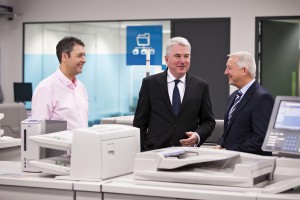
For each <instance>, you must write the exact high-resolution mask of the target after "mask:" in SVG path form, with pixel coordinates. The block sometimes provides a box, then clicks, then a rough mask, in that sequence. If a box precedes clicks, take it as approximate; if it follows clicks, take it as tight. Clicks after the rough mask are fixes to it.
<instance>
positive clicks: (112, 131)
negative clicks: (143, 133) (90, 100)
mask: <svg viewBox="0 0 300 200" xmlns="http://www.w3.org/2000/svg"><path fill="white" fill-rule="evenodd" d="M30 140H31V141H32V142H35V143H36V144H38V145H39V146H41V147H45V148H54V149H60V150H67V151H70V152H71V156H70V155H69V156H66V155H64V156H59V157H52V158H46V159H42V160H33V161H30V164H31V165H32V166H34V167H36V168H38V169H39V170H41V171H42V172H45V173H50V174H55V175H60V176H56V178H57V179H68V180H86V181H99V180H103V179H107V178H111V177H115V176H119V175H123V174H127V173H131V172H132V171H133V160H134V157H135V154H136V153H137V152H140V132H139V129H138V128H135V127H131V126H126V125H120V124H103V125H94V126H93V127H90V128H80V129H75V130H73V131H71V132H67V131H60V132H56V133H51V134H46V135H39V136H31V137H30ZM63 175H64V176H63Z"/></svg>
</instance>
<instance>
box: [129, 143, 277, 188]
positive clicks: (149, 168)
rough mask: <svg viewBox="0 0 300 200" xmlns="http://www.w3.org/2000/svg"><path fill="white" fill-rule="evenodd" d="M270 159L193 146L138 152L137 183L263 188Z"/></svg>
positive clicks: (271, 164) (268, 175) (269, 171)
mask: <svg viewBox="0 0 300 200" xmlns="http://www.w3.org/2000/svg"><path fill="white" fill-rule="evenodd" d="M275 159H276V158H273V157H263V156H257V155H253V154H247V153H239V152H234V151H225V150H224V151H220V150H215V149H207V148H196V147H170V148H165V149H159V150H153V151H148V152H143V153H138V154H137V155H136V158H135V165H134V174H135V178H136V179H139V180H154V181H165V182H181V183H195V184H209V185H226V186H239V187H253V186H257V185H266V184H268V183H269V180H271V179H272V172H273V170H274V168H275Z"/></svg>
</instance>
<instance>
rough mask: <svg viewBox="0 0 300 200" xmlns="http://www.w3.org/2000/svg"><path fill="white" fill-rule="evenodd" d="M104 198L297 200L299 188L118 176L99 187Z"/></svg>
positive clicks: (124, 199)
mask: <svg viewBox="0 0 300 200" xmlns="http://www.w3.org/2000/svg"><path fill="white" fill-rule="evenodd" d="M102 192H103V194H104V196H103V198H104V200H116V199H122V200H150V199H157V200H178V199H191V200H192V199H194V200H196V199H197V200H272V199H274V200H276V199H278V200H279V199H281V200H282V199H285V200H296V199H298V200H299V199H300V190H297V191H290V192H284V193H280V194H263V193H262V189H261V188H241V187H225V186H214V185H198V184H184V183H168V182H153V181H139V180H134V179H118V180H114V181H111V182H108V183H104V184H103V186H102Z"/></svg>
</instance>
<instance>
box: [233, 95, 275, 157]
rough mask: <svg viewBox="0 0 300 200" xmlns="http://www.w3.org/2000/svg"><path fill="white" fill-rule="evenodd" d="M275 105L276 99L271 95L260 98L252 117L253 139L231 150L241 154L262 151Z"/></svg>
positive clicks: (250, 138) (249, 138) (248, 139)
mask: <svg viewBox="0 0 300 200" xmlns="http://www.w3.org/2000/svg"><path fill="white" fill-rule="evenodd" d="M273 104H274V99H273V97H272V96H271V95H270V94H264V95H262V96H260V97H259V98H258V100H257V103H256V105H255V107H254V108H253V112H252V117H251V118H252V130H253V132H252V133H251V137H248V138H247V140H245V142H244V143H242V144H236V145H234V146H232V147H231V148H230V149H229V150H235V151H241V152H257V151H260V150H261V146H262V144H263V141H264V139H265V136H266V132H267V129H268V125H269V120H270V116H271V113H272V109H273ZM249 123H251V122H249Z"/></svg>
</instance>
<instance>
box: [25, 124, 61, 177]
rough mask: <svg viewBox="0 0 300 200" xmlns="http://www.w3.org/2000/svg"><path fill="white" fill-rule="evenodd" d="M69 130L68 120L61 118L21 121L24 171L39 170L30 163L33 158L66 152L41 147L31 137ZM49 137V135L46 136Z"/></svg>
mask: <svg viewBox="0 0 300 200" xmlns="http://www.w3.org/2000/svg"><path fill="white" fill-rule="evenodd" d="M63 130H67V122H66V121H59V120H44V119H25V120H23V121H22V122H21V166H22V171H26V172H39V170H37V169H36V168H34V167H32V166H31V164H30V161H31V160H38V159H43V158H46V157H50V156H56V155H62V154H64V153H65V152H61V151H56V150H52V149H49V150H47V149H44V148H40V146H39V145H37V144H35V143H33V142H32V141H31V140H30V139H29V137H31V136H39V135H44V134H46V135H47V134H48V133H53V132H57V131H63ZM46 137H47V136H46Z"/></svg>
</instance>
